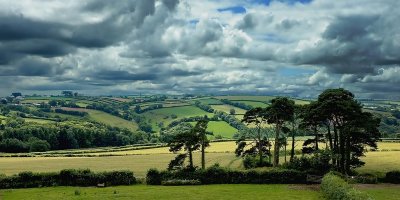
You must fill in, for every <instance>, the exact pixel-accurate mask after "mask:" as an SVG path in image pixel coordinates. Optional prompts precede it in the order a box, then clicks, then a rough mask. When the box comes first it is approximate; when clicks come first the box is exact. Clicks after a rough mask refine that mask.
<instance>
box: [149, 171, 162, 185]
mask: <svg viewBox="0 0 400 200" xmlns="http://www.w3.org/2000/svg"><path fill="white" fill-rule="evenodd" d="M146 183H147V184H148V185H161V174H160V172H159V171H158V170H157V169H149V171H147V175H146Z"/></svg>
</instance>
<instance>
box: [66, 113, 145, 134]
mask: <svg viewBox="0 0 400 200" xmlns="http://www.w3.org/2000/svg"><path fill="white" fill-rule="evenodd" d="M62 109H64V110H76V111H81V112H87V113H88V114H89V118H90V119H93V120H95V121H97V122H100V123H104V124H106V125H110V126H116V127H120V128H127V129H129V130H131V131H136V130H137V129H138V126H137V124H136V123H135V122H133V121H128V120H125V119H122V118H120V117H116V116H114V115H111V114H108V113H105V112H103V111H99V110H92V109H85V108H62Z"/></svg>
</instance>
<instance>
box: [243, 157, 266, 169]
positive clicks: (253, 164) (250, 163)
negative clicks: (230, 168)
mask: <svg viewBox="0 0 400 200" xmlns="http://www.w3.org/2000/svg"><path fill="white" fill-rule="evenodd" d="M243 166H244V168H245V169H252V168H257V167H271V166H272V164H271V163H270V162H269V161H268V160H267V158H264V159H263V160H262V162H261V163H260V157H259V156H249V155H248V156H245V157H244V158H243Z"/></svg>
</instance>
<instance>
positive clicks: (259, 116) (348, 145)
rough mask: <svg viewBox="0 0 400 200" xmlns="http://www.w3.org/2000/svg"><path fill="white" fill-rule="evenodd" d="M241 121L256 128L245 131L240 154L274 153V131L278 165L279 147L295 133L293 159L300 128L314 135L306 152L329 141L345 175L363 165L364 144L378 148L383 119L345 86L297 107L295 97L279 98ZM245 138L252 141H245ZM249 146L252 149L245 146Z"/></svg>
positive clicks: (337, 166) (315, 150) (336, 164)
mask: <svg viewBox="0 0 400 200" xmlns="http://www.w3.org/2000/svg"><path fill="white" fill-rule="evenodd" d="M242 121H243V122H245V123H247V124H253V125H255V127H256V128H255V130H253V129H244V131H242V136H241V137H240V138H239V140H238V147H237V151H236V152H237V155H242V156H243V155H255V154H256V155H258V156H259V160H260V163H262V160H263V158H265V157H267V156H268V155H270V154H271V152H270V147H271V142H270V141H269V140H268V138H269V135H270V134H269V133H271V131H272V133H273V135H274V137H275V139H274V144H275V145H274V151H273V156H272V157H273V163H272V164H273V165H274V166H278V165H279V152H280V148H281V147H286V141H287V140H286V138H287V137H289V136H292V150H291V156H290V158H291V160H293V159H294V146H295V145H294V142H295V138H294V137H295V135H296V132H297V131H298V130H306V131H309V132H311V133H312V134H313V135H314V136H315V137H314V138H313V139H311V140H308V141H305V143H304V144H303V146H304V150H305V151H304V152H306V153H315V154H318V152H319V150H320V147H319V145H318V143H320V142H324V143H326V146H327V150H328V151H330V152H331V158H330V162H331V163H332V165H333V167H334V168H335V169H336V170H338V171H340V172H342V173H346V174H347V173H350V172H351V169H352V168H355V167H359V166H361V165H363V164H364V163H363V162H362V161H361V160H360V159H359V157H360V156H363V152H364V148H365V146H370V147H375V148H376V147H377V144H376V142H377V141H378V139H379V137H380V132H379V130H378V127H379V123H380V119H378V118H376V117H374V116H373V115H372V114H371V113H369V112H364V111H363V110H362V106H361V104H360V103H359V102H358V101H357V100H355V99H354V95H353V94H352V93H351V92H349V91H347V90H344V89H342V88H340V89H328V90H325V91H324V92H323V93H321V94H320V95H319V97H318V100H317V101H315V102H311V103H310V104H308V105H304V106H296V105H295V103H294V101H293V100H289V99H288V98H283V97H278V98H275V99H273V100H272V101H271V105H270V106H268V107H266V108H254V109H251V110H249V111H248V112H246V114H245V115H244V118H243V120H242ZM267 124H269V125H273V130H268V128H263V127H266V126H267ZM246 139H251V140H252V142H251V143H246V141H245V140H246ZM248 145H250V148H245V147H246V146H248ZM310 146H311V147H310ZM245 149H246V150H245ZM285 152H286V151H285ZM285 157H286V156H285Z"/></svg>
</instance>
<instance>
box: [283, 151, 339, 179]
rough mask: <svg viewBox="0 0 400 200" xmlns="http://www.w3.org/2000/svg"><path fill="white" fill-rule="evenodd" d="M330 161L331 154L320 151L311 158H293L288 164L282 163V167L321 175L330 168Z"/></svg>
mask: <svg viewBox="0 0 400 200" xmlns="http://www.w3.org/2000/svg"><path fill="white" fill-rule="evenodd" d="M330 160H331V154H330V152H329V151H320V152H318V153H316V154H314V155H313V156H301V157H294V158H293V159H292V160H291V161H290V162H287V163H284V164H283V165H282V167H283V168H286V169H295V170H300V171H307V172H308V173H312V174H321V175H322V174H325V173H327V172H328V171H329V170H330V169H331V168H332V167H331V164H330V163H329V161H330Z"/></svg>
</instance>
